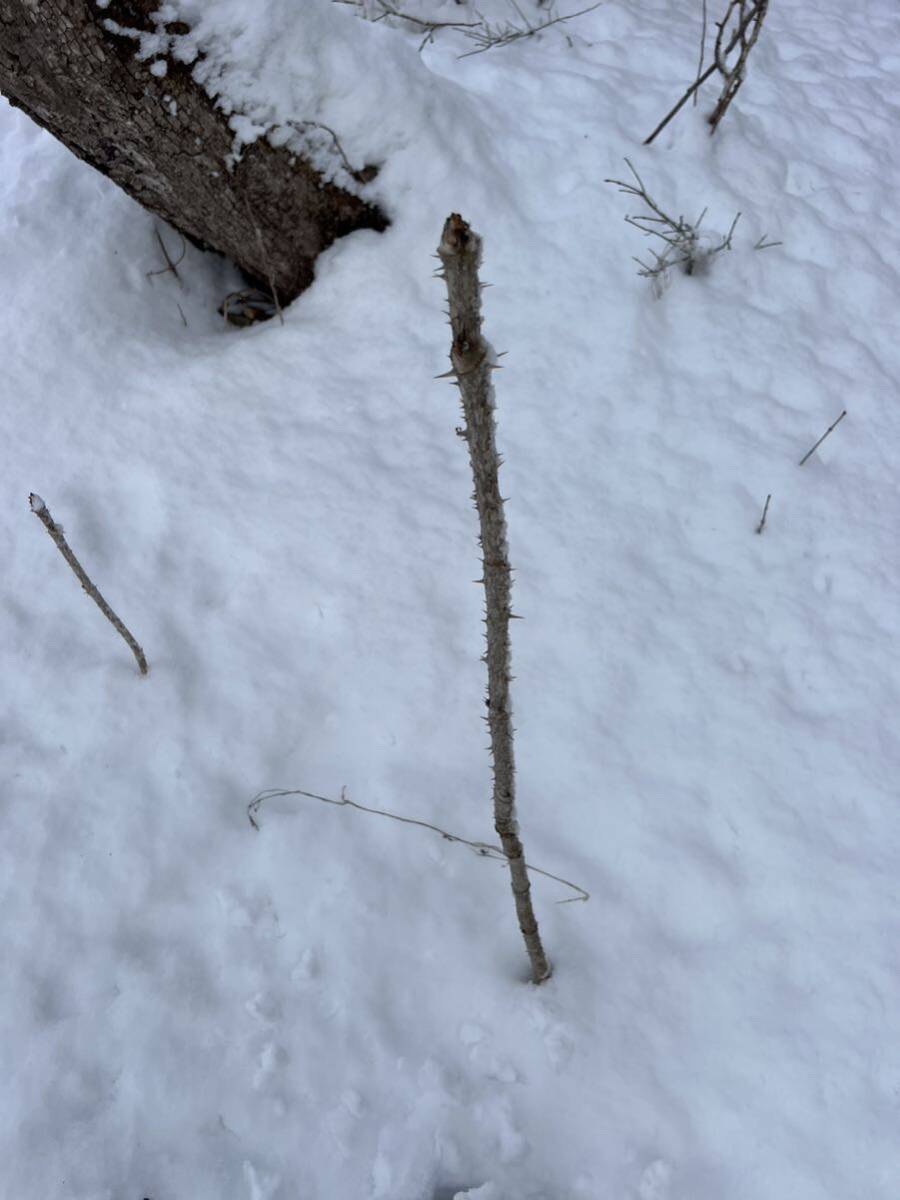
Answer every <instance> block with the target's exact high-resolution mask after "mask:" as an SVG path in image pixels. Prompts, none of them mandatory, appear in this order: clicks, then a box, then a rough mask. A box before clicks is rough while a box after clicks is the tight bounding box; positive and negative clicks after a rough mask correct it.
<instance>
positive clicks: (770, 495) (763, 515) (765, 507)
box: [756, 492, 772, 533]
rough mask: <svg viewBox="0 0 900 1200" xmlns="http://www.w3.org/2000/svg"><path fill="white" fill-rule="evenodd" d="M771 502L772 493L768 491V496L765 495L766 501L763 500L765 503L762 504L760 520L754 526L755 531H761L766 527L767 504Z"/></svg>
mask: <svg viewBox="0 0 900 1200" xmlns="http://www.w3.org/2000/svg"><path fill="white" fill-rule="evenodd" d="M771 503H772V493H771V492H770V493H769V495H768V496H766V502H765V504H764V505H763V511H762V520H761V521H760V523H759V524H758V525H757V527H756V532H757V533H762V531H763V530H764V529H765V527H766V517H767V516H768V515H769V505H770V504H771Z"/></svg>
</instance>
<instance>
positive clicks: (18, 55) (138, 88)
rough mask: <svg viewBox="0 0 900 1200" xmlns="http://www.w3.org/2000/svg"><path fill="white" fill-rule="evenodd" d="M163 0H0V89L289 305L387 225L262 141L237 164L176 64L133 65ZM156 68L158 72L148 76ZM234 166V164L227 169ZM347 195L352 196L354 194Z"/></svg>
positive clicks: (218, 121) (177, 27) (208, 104)
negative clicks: (357, 238)
mask: <svg viewBox="0 0 900 1200" xmlns="http://www.w3.org/2000/svg"><path fill="white" fill-rule="evenodd" d="M159 8H160V5H159V0H110V2H109V3H108V4H107V5H106V6H105V7H100V6H98V5H97V4H96V3H92V2H91V0H40V2H39V3H35V2H34V0H0V92H2V93H3V94H4V95H5V96H6V97H7V99H8V100H9V101H10V103H12V104H14V105H15V106H16V107H17V108H21V109H22V110H23V111H24V112H25V113H27V114H28V116H30V117H31V118H32V119H33V120H35V121H36V122H37V123H38V124H39V125H41V126H43V127H44V128H45V129H47V130H49V131H50V133H52V134H53V135H54V137H56V138H58V139H59V140H60V141H61V142H63V143H64V144H65V145H66V146H68V148H69V149H70V150H72V151H73V152H74V153H75V154H77V155H78V156H79V158H82V159H84V160H85V162H88V163H90V164H91V166H93V167H96V168H97V170H98V171H101V172H102V173H103V174H104V175H106V176H108V177H109V178H110V179H112V180H113V181H114V182H115V183H117V184H118V185H119V186H120V187H121V188H123V189H124V190H125V191H126V192H127V193H128V194H129V195H130V196H132V197H133V198H134V199H135V200H137V201H138V202H139V203H140V204H142V205H143V206H144V207H145V208H147V209H149V210H150V211H151V212H153V213H156V214H158V215H159V216H160V217H162V218H163V219H164V220H166V221H168V222H169V224H171V225H173V226H174V227H175V228H176V229H178V230H180V231H181V232H182V233H183V234H185V236H186V237H188V238H190V239H191V241H193V242H194V243H195V244H197V245H199V246H201V247H203V248H206V249H212V250H218V251H219V252H220V253H222V254H225V255H227V256H228V257H229V258H230V259H232V261H233V262H235V263H236V264H237V265H238V266H239V267H240V268H241V270H242V271H243V272H244V274H245V275H246V276H247V277H248V279H249V281H250V282H252V283H255V284H257V285H258V286H260V287H263V288H265V289H266V290H269V289H274V290H276V292H277V296H278V299H279V300H280V301H281V302H282V303H286V302H288V301H290V300H292V299H293V298H294V297H295V296H297V295H298V294H299V293H300V292H301V291H303V289H304V288H306V287H308V286H309V284H310V283H311V282H312V279H313V273H314V263H315V260H316V257H317V255H318V254H320V253H321V252H322V250H324V249H326V248H327V247H328V246H329V245H331V243H332V242H333V241H334V240H335V239H336V238H339V237H341V236H343V235H344V234H347V233H350V232H352V231H353V230H355V229H379V230H380V229H385V228H386V227H387V224H388V222H387V219H386V218H385V216H384V214H383V213H382V212H381V211H380V210H379V209H378V208H377V207H375V206H374V205H372V204H369V203H368V202H367V201H366V200H364V199H363V198H362V197H361V196H359V195H357V194H354V192H352V191H350V190H345V189H343V188H341V187H338V186H336V185H335V184H333V183H329V182H326V181H325V180H324V179H323V177H322V175H321V174H320V173H319V172H318V171H317V170H316V169H315V168H314V167H313V166H312V164H311V163H310V162H309V161H308V160H307V159H305V158H304V157H303V156H302V154H301V155H298V154H296V153H292V152H290V151H289V150H287V149H276V148H274V147H273V146H271V145H270V144H269V143H268V142H267V141H266V140H265V139H264V138H260V139H259V140H257V141H256V142H254V143H253V144H252V145H250V146H248V147H245V148H244V150H243V153H242V154H241V155H240V158H239V160H238V161H237V162H233V155H232V151H233V145H234V133H233V132H232V130H231V129H230V128H229V124H228V116H227V115H226V114H225V113H224V112H222V111H221V109H219V108H217V107H216V105H215V103H214V102H213V101H212V100H211V99H210V97H209V96H208V95H207V94H206V93H205V92H204V91H203V89H202V88H201V87H200V86H199V85H198V84H197V83H196V82H195V81H194V79H193V78H192V67H191V66H188V65H185V64H184V63H179V62H176V61H174V60H173V59H172V57H171V56H168V57H167V58H165V59H159V60H157V61H160V62H164V64H165V69H164V73H163V67H162V66H159V67H156V68H155V70H154V71H151V69H150V65H151V64H150V63H148V62H146V61H144V62H142V61H139V60H138V59H137V58H136V51H137V47H138V40H137V38H138V36H139V33H140V32H144V33H147V32H153V33H157V34H158V33H160V32H161V33H163V34H167V35H170V37H171V39H177V38H178V37H179V36H182V35H183V34H185V33H186V32H188V28H187V26H185V25H183V24H181V23H179V22H175V23H170V24H169V25H167V26H159V25H158V24H154V21H153V19H152V14H154V13H155V12H157V11H158V10H159ZM156 71H159V72H160V73H159V74H156ZM229 163H232V165H231V166H229ZM351 186H352V185H351Z"/></svg>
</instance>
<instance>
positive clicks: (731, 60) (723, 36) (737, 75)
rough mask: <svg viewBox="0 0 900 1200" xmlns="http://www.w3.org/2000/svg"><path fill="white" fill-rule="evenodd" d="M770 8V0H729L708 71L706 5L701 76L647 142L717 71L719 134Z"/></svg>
mask: <svg viewBox="0 0 900 1200" xmlns="http://www.w3.org/2000/svg"><path fill="white" fill-rule="evenodd" d="M768 11H769V0H728V7H727V8H726V9H725V15H724V16H723V17H722V20H721V21H717V22H716V41H715V46H714V49H713V61H712V63H711V64H710V66H709V67H707V68H706V70H705V71H704V70H703V69H702V68H703V59H704V50H705V46H706V4H705V0H704V7H703V31H702V34H701V40H700V64H699V66H698V68H697V78H696V79H695V80H694V82H693V83H692V84H691V86H690V87H689V88H688V89H687V91H686V92H685V93H684V95H683V96H682V97H681V99H680V100H679V101H678V103H677V104H676V105H675V106H674V108H672V109H671V110H670V111H669V112H668V113H667V114H666V115H665V117H663V119H662V120H661V121H660V123H659V124H658V125H657V127H656V128H655V129H654V130H653V132H652V133H651V134H650V136H649V137H648V138H646V139H645V140H644V145H645V146H649V145H650V143H651V142H652V141H653V139H654V138H655V137H656V136H657V134H660V133H662V131H663V130H664V129H665V127H666V126H667V125H668V124H669V122H670V121H671V120H672V118H673V117H675V116H677V114H678V113H679V112H680V111H681V109H682V108H683V107H684V106H685V104H687V102H688V100H690V99H691V97H692V96H696V94H697V92H698V91H699V90H700V88H701V87H702V86H703V84H704V83H706V81H707V79H710V78H712V76H713V75H715V74H716V73H718V74H719V76H720V77H721V79H722V91H721V93H720V95H719V99H718V100H717V101H716V106H715V108H714V109H713V111H712V112H711V113H710V115H709V131H710V133H715V131H716V129H718V127H719V123H720V122H721V120H722V118H723V117H724V116H725V113H726V112H727V111H728V107H729V105H730V104H731V102H732V100H733V99H734V98H735V96H736V95H737V94H738V91H739V90H740V87H741V84H742V83H743V82H744V78H745V76H746V72H747V59H748V58H749V56H750V51H751V50H752V49H753V47H754V46H755V45H756V42H757V40H758V38H759V35H760V31H761V30H762V25H763V21H764V20H765V18H766V13H767V12H768Z"/></svg>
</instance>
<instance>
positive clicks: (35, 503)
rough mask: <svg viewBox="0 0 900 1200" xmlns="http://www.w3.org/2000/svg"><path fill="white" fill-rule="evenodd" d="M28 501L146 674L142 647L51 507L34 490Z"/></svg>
mask: <svg viewBox="0 0 900 1200" xmlns="http://www.w3.org/2000/svg"><path fill="white" fill-rule="evenodd" d="M28 503H29V505H30V506H31V511H32V512H33V513H34V515H35V516H36V517H40V519H41V521H42V522H43V524H44V528H45V529H46V530H47V532H48V533H49V534H50V536H51V537H52V538H53V540H54V542H56V546H57V549H58V550H59V552H60V554H61V555H62V556H63V558H64V559H65V560H66V562H67V563H68V564H69V566H70V567H71V568H72V570H73V571H74V572H75V577H76V578H77V580H78V582H79V583H80V584H81V586H82V587H83V588H84V590H85V591H86V592H87V594H88V595H89V596H90V598H91V599H92V600H93V601H94V603H95V604H96V605H97V607H98V608H99V609H100V611H101V612H102V613H103V615H104V617H106V619H107V621H109V623H110V625H112V627H113V629H115V630H116V632H117V633H119V634H120V635H121V637H122V638H124V640H125V642H126V643H127V644H128V648H129V649H130V650H131V653H132V654H133V655H134V657H135V659H136V660H137V665H138V669H139V670H140V672H141V674H142V675H146V674H147V671H148V670H149V668H148V666H147V660H146V658H144V652H143V650H142V649H141V648H140V646H139V645H138V644H137V642H136V641H135V640H134V638H133V637H132V635H131V633H130V632H129V631H128V629H127V628H126V627H125V625H124V624H123V622H122V621H120V620H119V618H118V617H117V616H116V614H115V613H114V612H113V610H112V609H111V608H110V607H109V605H108V604H107V603H106V601H105V600H104V599H103V597H102V596H101V595H100V593H99V592H98V591H97V588H96V587H95V586H94V584H93V583H92V582H91V580H90V579H89V578H88V573H87V571H85V569H84V567H83V566H82V565H81V563H80V562H79V561H78V559H77V558H76V557H75V555H74V554H73V553H72V550H71V547H70V546H69V543H68V542H67V541H66V539H65V537H64V535H63V531H62V529H61V528H60V527H59V525H57V524H56V522H55V521H54V520H53V518H52V517H51V516H50V509H49V508H48V507H47V505H46V504H45V503H44V501H43V500H42V499H41V498H40V496H37V495H35V493H34V492H32V493H31V495H30V496H29V497H28Z"/></svg>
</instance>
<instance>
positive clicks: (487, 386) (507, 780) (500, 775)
mask: <svg viewBox="0 0 900 1200" xmlns="http://www.w3.org/2000/svg"><path fill="white" fill-rule="evenodd" d="M438 258H439V259H440V260H441V265H442V267H443V271H442V276H443V278H444V279H445V280H446V282H447V295H448V297H449V300H450V326H451V328H452V330H453V346H452V348H451V351H450V363H451V370H450V372H449V374H450V375H451V376H452V377H453V379H454V382H455V383H456V385H457V387H458V388H459V390H460V395H461V398H462V406H463V414H464V416H465V422H466V423H465V426H464V428H463V429H462V430H461V431H460V432H461V436H463V437H465V439H466V443H467V445H468V447H469V459H470V461H471V464H472V476H473V478H474V480H475V507H476V508H477V510H478V520H479V524H480V527H481V549H482V553H483V564H482V565H483V570H484V578H483V583H484V591H485V597H486V621H485V625H486V629H487V634H486V636H487V653H486V655H485V661H486V662H487V669H488V689H487V708H488V716H487V723H488V727H489V728H490V732H491V757H492V759H493V763H494V828H495V829H496V830H497V836H498V837H499V838H500V845H501V846H502V847H503V853H504V854H505V856H506V858H507V860H508V862H509V874H510V882H511V884H512V890H513V896H514V898H515V904H516V915H517V916H518V918H519V929H520V930H521V931H522V937H523V938H524V940H525V948H526V950H527V951H528V957H529V959H530V961H531V978H532V982H534V983H542V982H543V981H544V980H545V979H549V977H550V973H551V967H550V963H549V962H548V960H547V956H546V954H545V953H544V947H543V945H542V944H541V935H540V933H539V932H538V924H537V919H536V918H535V915H534V909H533V907H532V904H531V885H530V883H529V881H528V868H527V866H526V863H525V854H524V850H523V849H522V842H521V839H520V838H519V830H518V824H517V822H516V810H515V760H514V758H513V726H512V707H511V704H510V697H509V681H510V648H509V621H510V617H511V616H512V615H513V614H512V612H511V611H510V593H511V590H512V589H511V573H512V568H511V567H510V565H509V556H508V552H507V542H506V517H505V515H504V512H503V497H502V496H501V495H500V483H499V467H500V458H499V455H498V454H497V446H496V442H495V440H494V389H493V385H492V383H491V372H492V371H493V370H494V367H495V365H496V364H495V363H494V361H493V355H492V353H491V348H490V346H489V345H488V343H487V342H486V341H485V339H484V338H483V337H482V334H481V283H480V281H479V279H478V267H479V265H480V263H481V238H480V237H478V235H477V234H476V233H473V232H472V230H471V229H470V228H469V226H468V224H467V223H466V222H465V221H464V220H463V219H462V217H461V216H459V214H458V213H452V214H451V215H450V216H449V217H448V218H447V221H446V223H445V225H444V232H443V234H442V236H441V244H440V245H439V246H438Z"/></svg>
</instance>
